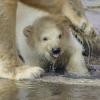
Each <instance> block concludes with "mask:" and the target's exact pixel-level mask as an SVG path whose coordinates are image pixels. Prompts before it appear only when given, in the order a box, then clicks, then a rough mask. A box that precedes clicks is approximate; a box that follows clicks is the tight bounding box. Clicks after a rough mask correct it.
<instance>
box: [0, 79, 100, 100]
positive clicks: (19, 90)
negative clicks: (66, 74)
mask: <svg viewBox="0 0 100 100" xmlns="http://www.w3.org/2000/svg"><path fill="white" fill-rule="evenodd" d="M99 95H100V87H98V86H84V85H71V84H70V85H68V84H60V83H59V84H58V83H56V84H55V83H50V82H43V81H36V80H35V81H11V80H2V79H1V80H0V100H100V98H99Z"/></svg>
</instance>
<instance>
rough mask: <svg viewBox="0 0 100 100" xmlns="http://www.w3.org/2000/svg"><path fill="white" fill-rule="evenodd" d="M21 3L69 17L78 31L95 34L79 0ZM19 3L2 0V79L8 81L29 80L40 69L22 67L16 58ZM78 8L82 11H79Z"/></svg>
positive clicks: (0, 59)
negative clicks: (17, 9)
mask: <svg viewBox="0 0 100 100" xmlns="http://www.w3.org/2000/svg"><path fill="white" fill-rule="evenodd" d="M21 1H22V2H24V3H27V4H29V5H31V6H34V7H37V8H40V9H43V10H46V11H47V12H48V13H50V14H54V15H55V14H56V16H57V15H61V16H62V17H63V16H66V17H68V18H69V19H70V20H71V21H72V23H73V25H74V26H75V27H77V29H79V30H80V29H81V31H85V33H89V34H88V35H89V36H91V35H93V34H92V33H94V32H92V33H91V30H92V27H91V25H90V24H89V23H88V21H87V19H86V17H85V16H84V13H81V12H83V11H82V9H81V6H79V5H80V1H79V0H63V1H60V0H52V1H51V0H50V1H49V0H38V1H36V0H21ZM17 2H18V0H0V77H1V78H8V79H23V78H26V79H29V78H30V77H31V75H32V73H34V72H35V71H36V70H39V69H36V70H34V68H32V67H29V66H27V65H21V64H20V62H19V60H18V59H17V56H16V46H15V44H16V43H15V37H16V36H15V34H14V33H15V25H16V8H17ZM78 6H79V8H80V9H81V10H80V11H78V9H79V8H78ZM74 9H75V10H74ZM23 10H25V9H23ZM26 10H27V9H26ZM69 12H71V13H69ZM24 17H26V16H24ZM22 19H23V18H22Z"/></svg>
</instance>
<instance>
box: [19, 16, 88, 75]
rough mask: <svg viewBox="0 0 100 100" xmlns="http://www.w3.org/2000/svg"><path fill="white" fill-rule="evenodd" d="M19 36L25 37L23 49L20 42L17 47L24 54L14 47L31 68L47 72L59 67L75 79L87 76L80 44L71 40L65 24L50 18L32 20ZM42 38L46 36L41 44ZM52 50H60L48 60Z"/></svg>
mask: <svg viewBox="0 0 100 100" xmlns="http://www.w3.org/2000/svg"><path fill="white" fill-rule="evenodd" d="M65 26H66V27H65ZM22 34H23V36H24V37H25V38H26V39H25V41H24V42H25V44H26V47H25V46H22V45H23V44H22V43H21V42H20V46H22V48H23V50H26V51H25V52H24V53H23V51H21V48H20V47H18V48H19V51H20V52H21V56H22V57H23V59H24V60H25V64H28V65H31V66H33V68H34V66H38V67H39V68H42V69H43V70H45V69H48V67H49V66H50V64H54V68H56V69H57V67H59V66H60V67H61V68H62V69H63V67H64V69H65V72H68V73H69V74H73V75H77V76H88V75H89V72H88V69H87V68H86V65H85V61H84V57H83V56H82V51H83V48H82V45H81V44H80V43H79V42H78V41H77V39H76V38H75V37H74V35H73V33H72V30H71V28H70V26H69V24H68V23H67V22H66V23H63V22H62V23H61V22H60V23H59V21H57V20H55V18H52V17H50V16H46V17H41V18H39V19H37V20H35V22H34V23H33V24H32V25H29V26H27V27H25V28H24V31H23V33H22ZM59 34H61V35H62V37H61V39H59ZM44 36H48V39H49V40H47V41H43V40H42V37H44ZM23 40H24V38H23ZM18 45H19V44H18ZM55 47H60V48H61V50H62V53H61V55H60V56H59V57H58V59H54V58H53V57H52V52H51V51H52V48H55ZM41 74H42V73H40V75H41ZM37 77H38V76H37Z"/></svg>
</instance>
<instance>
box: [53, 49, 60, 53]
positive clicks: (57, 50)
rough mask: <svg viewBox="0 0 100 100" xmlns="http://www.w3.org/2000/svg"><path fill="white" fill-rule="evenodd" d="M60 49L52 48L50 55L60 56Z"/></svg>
mask: <svg viewBox="0 0 100 100" xmlns="http://www.w3.org/2000/svg"><path fill="white" fill-rule="evenodd" d="M60 52H61V48H52V53H53V54H60Z"/></svg>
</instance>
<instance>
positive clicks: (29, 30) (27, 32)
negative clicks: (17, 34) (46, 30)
mask: <svg viewBox="0 0 100 100" xmlns="http://www.w3.org/2000/svg"><path fill="white" fill-rule="evenodd" d="M23 33H24V35H25V36H26V37H30V36H31V35H32V26H31V25H29V26H27V27H25V28H24V30H23Z"/></svg>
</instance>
